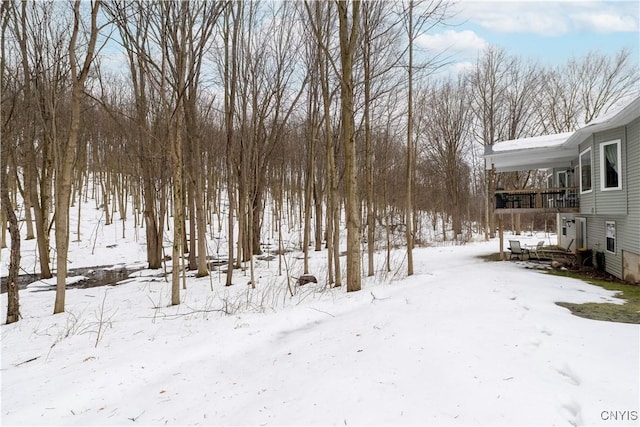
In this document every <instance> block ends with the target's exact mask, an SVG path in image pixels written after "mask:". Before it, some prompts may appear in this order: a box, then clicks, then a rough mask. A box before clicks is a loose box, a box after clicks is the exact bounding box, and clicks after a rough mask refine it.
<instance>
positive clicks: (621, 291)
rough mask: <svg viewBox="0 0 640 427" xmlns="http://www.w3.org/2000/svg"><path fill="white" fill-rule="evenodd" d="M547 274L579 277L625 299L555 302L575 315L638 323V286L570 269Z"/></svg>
mask: <svg viewBox="0 0 640 427" xmlns="http://www.w3.org/2000/svg"><path fill="white" fill-rule="evenodd" d="M549 274H554V275H556V276H563V277H572V278H574V279H580V280H583V281H585V282H587V283H590V284H592V285H595V286H600V287H602V288H604V289H607V290H610V291H616V292H618V293H617V294H616V298H620V299H623V300H625V301H626V302H625V303H624V304H611V303H594V302H589V303H584V304H574V303H568V302H557V303H556V304H558V305H559V306H561V307H565V308H568V309H569V310H571V312H572V313H573V314H575V315H576V316H580V317H584V318H586V319H593V320H605V321H609V322H620V323H635V324H640V286H636V285H630V284H625V283H620V282H615V281H609V280H603V279H597V278H593V277H589V276H587V275H584V274H580V273H578V272H572V271H557V270H552V271H549Z"/></svg>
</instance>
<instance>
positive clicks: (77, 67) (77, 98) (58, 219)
mask: <svg viewBox="0 0 640 427" xmlns="http://www.w3.org/2000/svg"><path fill="white" fill-rule="evenodd" d="M100 3H101V2H100V0H93V1H92V2H91V15H90V25H89V27H88V28H89V34H88V35H87V36H88V41H87V45H86V52H85V53H84V59H83V60H81V62H80V63H79V60H78V37H80V25H81V22H82V20H83V18H82V15H81V13H80V4H81V2H80V1H79V0H78V1H76V2H75V3H74V5H73V26H72V30H71V39H70V40H69V66H70V68H71V85H72V86H71V105H70V108H71V118H70V123H69V136H68V139H67V141H66V143H64V144H60V146H57V147H55V148H56V185H55V206H56V215H55V224H56V232H55V236H56V251H57V255H58V257H57V264H56V267H57V276H56V301H55V304H54V308H53V313H54V314H56V313H61V312H63V311H64V302H65V290H66V280H67V254H68V252H69V206H70V204H71V201H70V197H71V172H72V171H73V163H74V159H75V150H76V147H77V145H78V135H79V133H80V120H81V116H80V104H81V102H82V99H83V96H84V91H85V82H86V80H87V77H88V75H89V70H90V69H91V64H92V63H93V61H94V59H95V48H96V42H97V39H98V22H97V21H98V13H99V10H100Z"/></svg>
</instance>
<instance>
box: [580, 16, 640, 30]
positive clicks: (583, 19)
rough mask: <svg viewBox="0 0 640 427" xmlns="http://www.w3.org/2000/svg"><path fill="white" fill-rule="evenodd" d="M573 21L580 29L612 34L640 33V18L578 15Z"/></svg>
mask: <svg viewBox="0 0 640 427" xmlns="http://www.w3.org/2000/svg"><path fill="white" fill-rule="evenodd" d="M571 19H572V20H573V22H574V23H575V24H576V26H577V27H578V28H579V29H582V30H587V31H595V32H597V33H603V34H610V33H616V32H634V31H638V17H637V16H636V17H633V16H631V15H621V14H613V13H607V12H603V13H597V12H596V13H576V14H573V15H571Z"/></svg>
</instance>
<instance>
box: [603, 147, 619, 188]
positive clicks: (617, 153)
mask: <svg viewBox="0 0 640 427" xmlns="http://www.w3.org/2000/svg"><path fill="white" fill-rule="evenodd" d="M613 144H616V145H617V149H616V155H617V156H618V169H619V170H618V186H617V187H607V186H606V180H605V178H606V169H605V154H604V147H605V146H608V145H613ZM621 147H622V142H621V141H620V140H619V139H616V140H615V141H607V142H603V143H602V144H600V191H616V190H622V148H621Z"/></svg>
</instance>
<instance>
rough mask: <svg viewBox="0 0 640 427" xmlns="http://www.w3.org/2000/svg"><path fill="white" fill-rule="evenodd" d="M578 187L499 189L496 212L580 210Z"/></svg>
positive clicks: (496, 194)
mask: <svg viewBox="0 0 640 427" xmlns="http://www.w3.org/2000/svg"><path fill="white" fill-rule="evenodd" d="M578 194H579V193H578V188H577V187H564V188H542V189H534V188H529V189H523V190H498V191H496V192H495V202H496V209H495V213H496V214H499V215H502V214H511V213H533V212H541V213H560V212H567V213H568V212H580V197H579V196H578Z"/></svg>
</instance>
